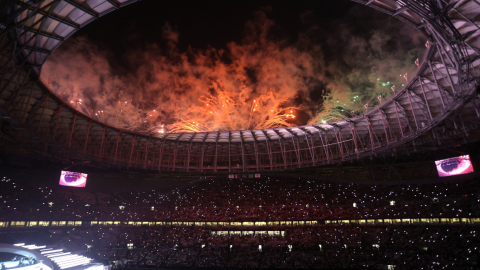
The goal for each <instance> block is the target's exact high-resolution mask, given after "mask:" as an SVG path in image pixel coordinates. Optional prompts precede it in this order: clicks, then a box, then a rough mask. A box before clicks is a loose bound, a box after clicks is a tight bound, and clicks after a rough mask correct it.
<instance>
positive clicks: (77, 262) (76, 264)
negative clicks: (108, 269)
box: [58, 258, 92, 269]
mask: <svg viewBox="0 0 480 270" xmlns="http://www.w3.org/2000/svg"><path fill="white" fill-rule="evenodd" d="M91 261H92V259H88V258H86V259H81V260H76V261H72V262H70V263H65V264H59V265H58V267H60V269H65V268H70V267H74V266H79V265H83V264H87V263H89V262H91Z"/></svg>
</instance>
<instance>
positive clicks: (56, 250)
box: [41, 249, 63, 254]
mask: <svg viewBox="0 0 480 270" xmlns="http://www.w3.org/2000/svg"><path fill="white" fill-rule="evenodd" d="M62 250H63V249H54V250H49V251H42V252H41V254H48V253H54V252H59V251H62Z"/></svg>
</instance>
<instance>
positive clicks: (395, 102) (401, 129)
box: [393, 100, 405, 139]
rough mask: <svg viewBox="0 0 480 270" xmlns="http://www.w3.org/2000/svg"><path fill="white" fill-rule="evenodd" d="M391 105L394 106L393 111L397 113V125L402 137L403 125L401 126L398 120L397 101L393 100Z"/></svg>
mask: <svg viewBox="0 0 480 270" xmlns="http://www.w3.org/2000/svg"><path fill="white" fill-rule="evenodd" d="M393 105H394V106H395V112H396V113H397V120H398V127H399V128H400V132H401V133H402V139H403V137H405V135H404V134H403V127H402V122H400V116H399V115H398V108H397V101H396V100H394V101H393Z"/></svg>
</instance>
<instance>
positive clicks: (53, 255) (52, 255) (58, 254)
mask: <svg viewBox="0 0 480 270" xmlns="http://www.w3.org/2000/svg"><path fill="white" fill-rule="evenodd" d="M68 254H71V252H65V253H63V252H61V253H54V254H49V255H46V256H47V257H48V258H54V257H59V256H65V255H68ZM52 260H53V259H52Z"/></svg>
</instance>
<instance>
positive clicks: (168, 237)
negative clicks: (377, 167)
mask: <svg viewBox="0 0 480 270" xmlns="http://www.w3.org/2000/svg"><path fill="white" fill-rule="evenodd" d="M252 230H254V231H241V232H238V231H234V229H231V230H230V231H229V233H227V234H221V235H219V234H218V232H219V231H218V230H217V229H205V228H198V227H197V228H195V227H164V228H152V227H136V228H135V227H116V228H98V227H97V228H94V227H89V228H85V227H80V228H61V229H54V230H49V231H45V230H43V231H39V232H38V233H37V234H42V233H43V234H49V235H46V236H48V237H49V239H50V240H51V241H52V242H54V243H56V245H57V246H58V247H61V248H65V249H67V250H70V251H85V250H87V249H89V251H90V252H91V253H92V254H94V255H95V256H96V258H97V259H104V260H105V259H107V260H108V261H109V262H110V263H111V264H112V266H113V267H114V268H126V267H171V266H176V267H226V268H250V269H251V268H335V269H337V268H352V267H359V268H372V269H375V268H377V267H380V266H387V265H395V266H396V267H395V269H397V270H398V269H478V267H479V258H480V249H479V248H480V240H479V237H478V236H477V234H478V227H474V226H471V227H470V226H463V227H460V226H393V225H392V226H363V227H362V226H322V227H291V228H288V229H286V230H285V231H284V233H281V232H280V233H278V234H268V233H265V231H261V230H255V229H252Z"/></svg>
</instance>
